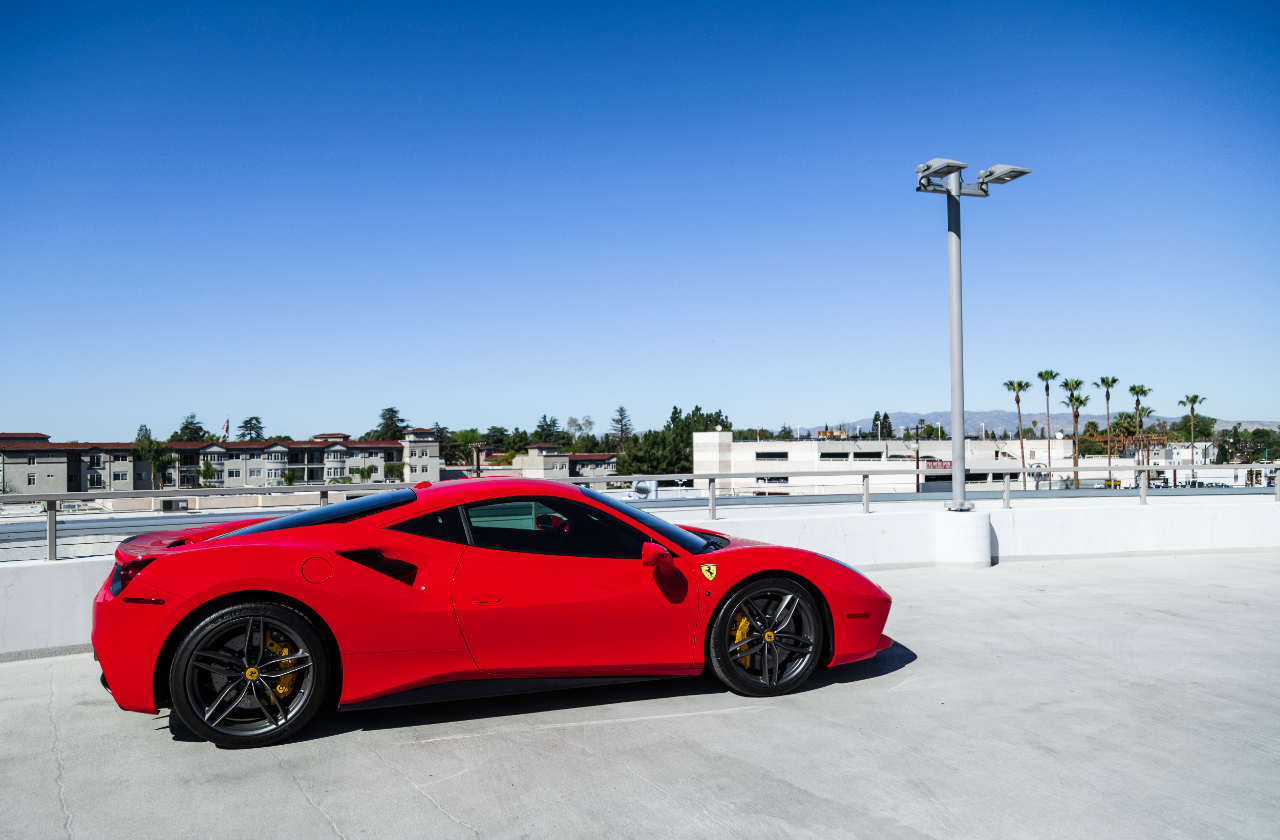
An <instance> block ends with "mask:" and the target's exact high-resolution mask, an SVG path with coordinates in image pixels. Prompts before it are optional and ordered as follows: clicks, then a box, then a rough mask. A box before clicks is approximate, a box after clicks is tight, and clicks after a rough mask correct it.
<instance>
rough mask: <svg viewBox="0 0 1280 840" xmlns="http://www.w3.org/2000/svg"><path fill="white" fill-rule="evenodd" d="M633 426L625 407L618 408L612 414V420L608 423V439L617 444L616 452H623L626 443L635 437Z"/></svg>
mask: <svg viewBox="0 0 1280 840" xmlns="http://www.w3.org/2000/svg"><path fill="white" fill-rule="evenodd" d="M635 434H636V429H635V425H634V424H633V423H632V422H631V415H630V414H627V408H626V406H623V405H620V406H618V410H617V411H615V412H614V413H613V420H612V421H610V423H609V437H610V438H612V439H613V440H614V441H616V443H617V447H618V451H619V452H625V451H626V448H627V443H628V442H630V440H631V439H632V438H633V437H635Z"/></svg>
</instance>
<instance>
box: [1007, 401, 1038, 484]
mask: <svg viewBox="0 0 1280 840" xmlns="http://www.w3.org/2000/svg"><path fill="white" fill-rule="evenodd" d="M1004 389H1005V390H1006V391H1008V392H1010V393H1011V394H1013V405H1014V407H1015V408H1017V409H1018V450H1019V451H1020V452H1021V453H1022V468H1023V469H1026V467H1027V447H1026V444H1024V443H1023V441H1022V394H1023V392H1024V391H1030V390H1031V383H1030V382H1025V381H1023V380H1021V379H1010V380H1009V381H1008V382H1006V383H1004ZM1022 489H1023V490H1026V489H1027V474H1026V473H1023V474H1022Z"/></svg>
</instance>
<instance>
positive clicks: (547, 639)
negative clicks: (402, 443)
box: [92, 479, 892, 713]
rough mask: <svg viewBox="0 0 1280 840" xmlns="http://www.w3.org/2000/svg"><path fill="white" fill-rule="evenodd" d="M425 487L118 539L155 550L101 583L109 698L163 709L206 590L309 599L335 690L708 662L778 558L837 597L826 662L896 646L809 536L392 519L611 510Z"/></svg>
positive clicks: (515, 482) (840, 568)
mask: <svg viewBox="0 0 1280 840" xmlns="http://www.w3.org/2000/svg"><path fill="white" fill-rule="evenodd" d="M416 494H417V499H416V501H413V502H410V503H409V504H406V505H404V506H401V507H396V508H393V509H391V510H387V511H382V512H380V513H375V514H372V515H369V516H366V517H364V518H361V519H357V520H355V521H352V522H348V523H343V524H320V525H308V526H304V527H297V528H286V529H280V530H275V531H266V532H262V533H256V534H248V535H243V536H234V537H227V538H224V539H218V540H211V538H212V537H215V536H218V535H220V534H224V533H227V532H229V531H232V530H235V529H237V528H241V527H244V526H245V525H248V524H250V522H253V521H258V520H248V521H242V522H234V523H220V524H218V525H216V526H211V527H208V528H195V529H188V530H183V531H166V532H157V533H154V534H146V535H143V536H141V537H136V538H134V539H132V540H129V541H127V542H125V543H122V544H121V545H120V547H119V548H118V549H117V551H116V555H117V562H118V563H121V562H126V561H129V560H133V559H137V558H154V559H152V560H151V562H150V563H149V564H148V565H147V566H146V567H145V568H144V569H143V570H142V571H141V572H140V573H138V574H137V576H136V577H135V578H134V579H133V580H132V581H131V582H130V583H128V584H127V585H126V586H125V588H124V590H123V591H122V592H121V594H120V595H119V596H113V595H112V594H111V591H110V580H108V581H106V582H104V583H103V586H102V589H101V591H99V593H98V596H97V598H96V599H95V602H94V620H93V637H92V638H93V646H94V650H95V651H96V652H97V654H98V657H99V660H100V661H101V664H102V669H103V674H104V676H105V678H106V680H107V683H108V685H109V686H110V688H111V692H112V695H113V696H114V697H115V699H116V702H117V703H118V704H119V705H120V706H121V708H124V709H128V710H131V711H139V712H149V713H155V712H156V711H157V698H156V696H155V690H154V687H155V685H156V683H157V681H159V682H160V684H163V683H164V680H165V679H166V678H167V672H164V669H166V668H167V667H168V663H167V662H160V661H159V660H160V657H161V654H162V651H164V649H165V645H166V642H169V644H170V648H171V647H172V645H173V643H174V642H175V641H176V640H177V638H178V637H179V636H181V635H182V634H184V633H185V632H187V630H188V629H189V625H191V624H192V623H193V622H194V621H197V620H199V619H200V618H202V617H203V616H204V615H205V614H207V613H208V612H210V611H212V610H213V609H215V608H216V606H217V604H211V602H219V603H229V602H230V600H225V601H224V600H220V599H232V600H233V599H236V598H238V597H252V598H258V597H263V598H269V597H270V596H271V595H272V594H273V593H274V594H275V595H277V596H283V597H284V599H287V600H291V601H293V602H296V603H297V604H298V605H300V606H302V607H304V608H306V609H308V610H310V611H311V612H312V613H314V615H315V616H316V618H318V619H319V621H321V622H323V624H324V625H325V627H327V629H328V630H329V632H330V633H331V634H332V637H333V641H334V642H335V644H336V647H337V649H338V652H339V655H340V657H341V678H342V687H341V697H340V701H339V702H340V703H341V704H343V705H346V704H351V703H358V702H362V701H365V700H371V699H375V698H378V697H383V696H386V695H389V694H394V693H396V692H400V691H405V690H408V689H413V688H418V687H421V686H426V685H432V684H435V683H441V682H449V681H453V680H473V679H495V678H503V677H515V676H520V677H527V676H592V675H619V676H625V675H628V674H642V673H643V674H694V673H699V672H700V671H701V669H702V668H703V665H704V660H705V655H704V651H705V636H706V632H707V629H708V624H709V622H710V619H711V617H712V615H713V614H714V611H715V609H716V607H717V606H718V605H719V603H720V601H721V600H722V599H723V598H724V597H725V596H726V595H727V594H728V593H729V591H730V590H732V589H733V588H734V587H735V586H736V585H737V584H738V583H739V582H741V581H742V580H743V579H744V578H747V577H750V576H753V575H767V574H768V573H779V572H780V573H787V574H791V575H795V576H799V577H801V578H803V579H804V580H806V581H808V582H809V583H810V584H812V586H813V587H814V588H815V589H816V590H817V593H816V594H817V595H819V596H820V598H821V600H823V601H824V602H825V604H826V605H827V607H828V608H829V612H830V619H831V625H830V626H831V630H832V637H833V644H832V650H833V655H832V658H831V659H830V662H829V664H831V665H840V664H843V663H846V662H853V661H856V660H859V659H867V658H870V657H873V656H875V655H876V653H877V652H878V650H880V649H883V647H882V645H886V643H885V642H884V640H885V639H887V638H888V637H885V636H882V632H883V629H884V624H885V621H886V620H887V618H888V613H889V608H890V605H891V603H892V602H891V599H890V598H889V596H888V595H887V594H885V592H884V591H883V590H881V589H880V588H879V587H878V586H876V585H875V584H873V583H871V582H870V581H869V580H867V579H866V578H865V577H863V576H862V575H860V574H859V573H858V572H856V571H854V570H853V569H851V568H849V567H847V566H844V565H842V564H840V563H838V562H836V561H834V560H831V559H829V558H826V557H823V556H821V555H817V554H814V553H812V552H808V551H803V550H800V549H793V548H783V547H779V546H771V545H767V544H764V543H757V542H754V541H749V540H736V539H732V538H730V537H724V535H720V534H716V533H715V532H713V531H704V530H702V529H693V528H690V529H688V530H691V531H695V532H697V533H704V534H714V535H716V536H721V537H724V539H727V540H729V541H730V542H729V545H728V546H727V547H725V548H722V549H720V550H718V551H713V552H709V553H705V554H699V555H691V554H689V553H688V552H686V551H684V550H682V549H680V548H679V546H677V545H674V544H671V543H670V542H669V541H667V540H665V539H663V538H662V536H661V535H660V534H658V533H656V532H653V531H651V530H650V529H648V528H646V527H644V526H643V524H641V523H637V522H628V524H630V525H632V526H633V527H635V528H638V529H639V530H640V531H642V532H644V533H645V534H646V536H648V537H649V538H650V539H651V540H653V541H655V542H658V543H660V544H662V545H663V546H664V547H666V548H667V550H668V551H669V552H670V553H671V554H672V556H673V560H674V563H673V564H672V566H673V569H674V570H673V571H672V572H670V573H665V572H664V570H663V569H662V568H660V567H655V566H645V565H643V564H642V562H641V561H640V560H620V559H605V558H593V557H566V556H558V555H555V556H553V555H533V554H523V553H519V552H510V551H498V550H493V549H486V548H479V547H475V546H467V545H461V544H458V543H452V542H444V541H440V540H434V539H427V538H424V537H418V536H414V535H411V534H407V533H402V532H400V531H394V530H388V526H391V525H395V524H397V523H400V522H403V521H406V520H409V519H413V518H415V517H418V516H421V515H423V514H426V513H429V512H431V511H435V510H441V509H444V508H448V507H453V506H456V505H460V504H466V503H470V502H476V501H481V500H486V499H495V498H502V497H507V496H544V497H545V496H552V497H561V498H565V499H572V500H575V501H577V502H579V503H583V502H585V503H586V504H589V505H592V506H593V507H595V508H597V509H598V510H602V511H604V512H606V513H608V514H610V515H613V516H616V514H614V513H613V511H611V510H609V509H608V508H607V507H604V506H602V505H600V504H597V503H596V502H595V501H594V500H593V499H591V498H590V497H588V496H585V495H584V494H583V493H581V491H579V490H578V489H577V488H575V487H573V486H570V485H566V484H562V483H559V482H551V481H540V480H530V479H486V480H480V481H476V480H469V481H455V482H444V483H441V484H437V485H435V486H433V487H430V488H428V489H421V490H418V491H416ZM370 550H376V551H378V552H380V553H381V554H382V555H384V556H385V557H389V558H395V559H396V560H401V561H405V562H407V563H411V564H412V565H413V566H415V567H416V572H414V573H412V579H411V580H408V579H397V578H393V577H390V576H388V575H387V574H383V573H381V572H379V571H375V570H373V569H371V568H368V567H367V566H365V565H362V564H361V563H358V562H355V561H354V560H352V559H348V557H346V556H343V554H342V552H347V553H351V552H367V551H370ZM704 564H705V565H707V566H708V569H707V570H706V571H705V572H704V570H703V566H704ZM712 566H713V567H714V570H713V569H712V568H710V567H712ZM241 593H248V594H246V595H243V596H241ZM140 599H141V601H144V602H145V603H142V602H139V600H140ZM155 601H162V602H163V603H152V602H155ZM188 618H190V619H191V620H190V621H187V622H185V623H184V619H188Z"/></svg>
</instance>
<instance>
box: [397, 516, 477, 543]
mask: <svg viewBox="0 0 1280 840" xmlns="http://www.w3.org/2000/svg"><path fill="white" fill-rule="evenodd" d="M387 530H389V531H401V532H403V533H406V534H413V535H414V536H417V537H426V538H427V539H431V540H443V541H445V542H451V543H462V544H463V545H466V543H467V532H466V531H465V530H464V529H463V527H462V514H460V513H459V512H458V509H457V508H456V507H453V508H445V509H444V510H437V511H433V512H432V513H428V514H425V515H423V516H419V517H417V518H416V519H410V520H407V521H405V522H399V523H396V524H395V525H392V526H390V527H389V528H388V529H387Z"/></svg>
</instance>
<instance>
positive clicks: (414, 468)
mask: <svg viewBox="0 0 1280 840" xmlns="http://www.w3.org/2000/svg"><path fill="white" fill-rule="evenodd" d="M417 471H418V468H417V467H416V466H414V465H413V464H410V465H409V472H411V473H416V472H417Z"/></svg>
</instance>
